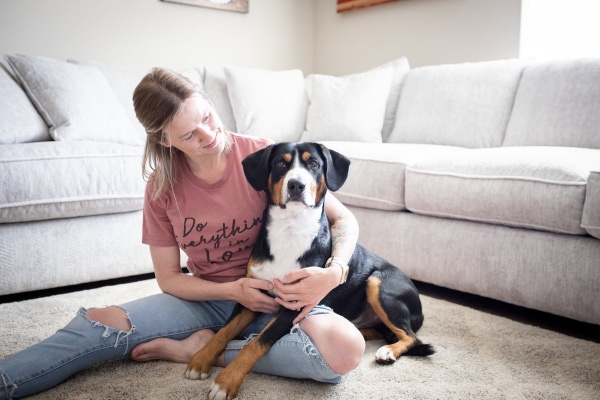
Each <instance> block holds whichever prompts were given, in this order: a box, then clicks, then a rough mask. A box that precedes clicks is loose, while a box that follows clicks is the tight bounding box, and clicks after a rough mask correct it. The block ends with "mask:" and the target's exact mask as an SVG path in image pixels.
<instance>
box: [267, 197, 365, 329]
mask: <svg viewBox="0 0 600 400" xmlns="http://www.w3.org/2000/svg"><path fill="white" fill-rule="evenodd" d="M325 214H326V215H327V219H328V220H329V224H330V225H331V240H332V250H331V255H332V256H334V257H338V258H340V259H342V260H343V261H344V262H345V263H348V261H350V258H351V257H352V253H353V252H354V248H355V247H356V242H357V240H358V233H359V229H358V221H356V218H355V217H354V215H353V214H352V213H351V212H350V210H348V209H347V208H346V206H344V205H343V204H342V203H341V202H340V201H339V200H338V199H336V198H335V197H334V196H333V195H332V194H331V193H328V194H327V197H326V198H325ZM321 267H322V266H320V265H319V266H316V268H313V267H311V268H303V269H301V270H299V271H295V272H292V273H291V274H289V275H287V276H286V277H285V278H284V280H283V282H280V281H278V280H275V282H274V284H275V289H276V291H277V295H278V296H279V297H278V298H277V299H276V300H277V302H278V303H279V304H280V305H282V306H283V307H286V308H289V309H291V310H294V309H297V308H300V307H304V309H303V311H302V312H301V313H300V315H299V316H298V317H297V318H296V320H295V321H294V322H298V321H299V320H300V319H302V318H304V316H305V315H306V314H308V313H309V312H310V310H311V309H312V308H313V307H314V306H316V305H317V304H319V303H320V302H321V300H323V298H324V297H325V296H327V294H328V293H329V292H330V291H331V290H333V289H335V288H336V287H337V286H338V285H339V284H340V282H341V279H342V273H343V272H342V268H338V267H336V266H335V264H334V265H333V266H332V267H330V268H321Z"/></svg>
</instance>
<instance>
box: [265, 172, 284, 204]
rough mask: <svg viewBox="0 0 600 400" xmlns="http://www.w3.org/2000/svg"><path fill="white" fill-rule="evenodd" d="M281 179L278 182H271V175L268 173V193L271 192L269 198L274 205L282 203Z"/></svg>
mask: <svg viewBox="0 0 600 400" xmlns="http://www.w3.org/2000/svg"><path fill="white" fill-rule="evenodd" d="M283 181H284V179H283V178H282V179H280V180H279V181H278V182H273V177H272V176H271V175H269V183H268V185H269V193H271V200H273V204H275V205H281V203H282V200H283V199H282V197H281V196H282V194H283V192H282V191H281V190H282V188H283Z"/></svg>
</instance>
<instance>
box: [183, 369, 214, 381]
mask: <svg viewBox="0 0 600 400" xmlns="http://www.w3.org/2000/svg"><path fill="white" fill-rule="evenodd" d="M209 376H210V374H208V373H204V372H200V371H197V370H195V369H194V368H188V369H186V370H185V377H186V378H187V379H191V380H197V379H202V380H204V379H206V378H208V377H209Z"/></svg>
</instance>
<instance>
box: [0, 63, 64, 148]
mask: <svg viewBox="0 0 600 400" xmlns="http://www.w3.org/2000/svg"><path fill="white" fill-rule="evenodd" d="M51 139H52V138H51V137H50V134H49V133H48V127H47V126H46V123H45V122H44V120H43V119H42V117H41V116H40V115H39V114H38V112H37V111H36V110H35V107H34V106H33V104H31V101H29V98H28V97H27V95H26V94H25V92H23V90H22V89H21V88H20V87H19V85H18V84H17V82H15V81H14V79H13V78H12V77H11V76H10V75H9V73H8V71H7V70H5V69H4V65H0V144H15V143H27V142H40V141H44V140H51Z"/></svg>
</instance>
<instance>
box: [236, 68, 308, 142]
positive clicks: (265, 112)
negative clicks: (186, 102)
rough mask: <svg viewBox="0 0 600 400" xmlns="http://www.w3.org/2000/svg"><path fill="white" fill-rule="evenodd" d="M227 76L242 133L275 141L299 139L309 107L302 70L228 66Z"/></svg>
mask: <svg viewBox="0 0 600 400" xmlns="http://www.w3.org/2000/svg"><path fill="white" fill-rule="evenodd" d="M225 77H226V79H227V90H228V92H229V100H230V101H231V107H232V109H233V115H234V116H235V123H236V127H237V131H238V132H239V133H242V134H246V135H251V136H259V137H264V138H268V139H271V140H274V141H276V142H285V141H297V140H298V139H300V135H302V132H303V131H304V125H305V123H306V110H307V108H308V98H307V96H306V90H305V89H304V75H303V73H302V71H300V70H299V69H294V70H287V71H269V70H266V69H256V68H240V67H225Z"/></svg>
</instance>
